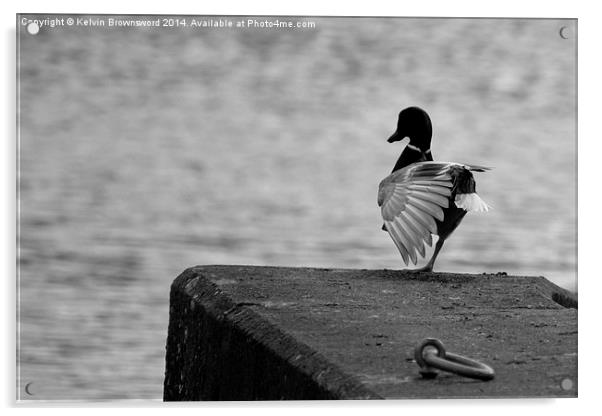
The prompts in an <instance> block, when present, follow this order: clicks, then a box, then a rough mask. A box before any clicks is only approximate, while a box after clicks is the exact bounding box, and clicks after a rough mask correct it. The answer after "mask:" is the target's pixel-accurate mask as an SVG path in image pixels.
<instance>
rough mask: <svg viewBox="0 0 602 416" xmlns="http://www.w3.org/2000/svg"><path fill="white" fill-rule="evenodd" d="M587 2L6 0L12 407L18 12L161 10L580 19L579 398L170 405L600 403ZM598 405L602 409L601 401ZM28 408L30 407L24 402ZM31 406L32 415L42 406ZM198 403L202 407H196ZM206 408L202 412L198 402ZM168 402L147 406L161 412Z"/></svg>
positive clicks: (594, 21) (469, 407) (442, 407)
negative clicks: (142, 0)
mask: <svg viewBox="0 0 602 416" xmlns="http://www.w3.org/2000/svg"><path fill="white" fill-rule="evenodd" d="M589 4H591V5H586V3H585V2H580V1H575V0H573V1H563V2H561V1H546V2H527V1H525V0H521V1H518V0H506V1H498V2H496V3H494V4H492V2H483V1H461V0H456V1H444V0H441V1H426V0H423V1H420V2H416V1H412V2H405V3H402V2H388V1H387V2H386V1H379V0H371V1H369V2H361V4H350V3H343V2H341V3H338V2H326V1H324V0H322V1H320V0H304V1H301V2H298V3H292V2H283V1H262V0H254V1H252V2H243V1H242V0H241V1H226V0H221V1H220V2H211V3H209V2H182V1H178V0H169V1H165V2H145V3H131V4H130V3H125V2H124V1H123V0H120V1H116V0H106V1H103V2H98V3H93V2H81V1H61V0H55V1H52V2H42V1H19V2H16V1H15V2H12V3H8V4H7V2H6V1H5V2H3V3H2V6H0V7H2V14H1V15H0V16H1V19H2V23H3V29H4V30H3V31H2V33H3V36H4V39H3V40H4V42H3V43H2V44H3V47H4V54H3V56H4V58H5V59H4V60H3V62H5V65H3V66H2V71H3V74H2V75H3V76H2V81H3V83H4V88H3V89H2V90H3V91H6V92H7V93H8V94H7V95H8V96H7V97H5V100H4V101H3V102H2V105H3V106H4V107H5V108H4V109H3V110H4V111H2V117H3V124H2V125H3V126H7V130H8V131H7V132H6V134H5V136H4V138H5V140H2V141H1V143H2V149H1V151H0V154H1V155H2V156H3V161H2V162H3V163H1V165H2V166H3V176H2V179H3V180H2V181H1V182H0V195H2V204H0V207H1V209H2V214H3V215H2V216H1V218H2V220H3V227H2V230H3V231H4V232H3V233H2V234H3V236H4V238H3V239H2V247H0V261H1V263H2V265H3V266H5V268H4V270H5V273H4V277H5V278H4V279H3V282H4V291H3V295H4V302H3V305H4V307H3V311H4V312H5V314H4V319H3V320H2V325H3V335H4V340H5V341H4V342H1V343H0V345H1V346H2V358H3V359H4V363H3V364H4V365H3V366H2V368H3V369H4V371H3V372H2V373H3V375H4V377H2V386H1V388H0V392H2V404H3V405H4V406H9V407H14V406H15V405H14V403H15V401H14V400H15V349H14V346H15V345H14V342H15V330H16V328H15V280H14V276H15V272H16V271H15V256H16V252H15V215H16V214H15V169H16V166H15V152H16V147H15V140H14V138H15V127H14V125H15V108H14V106H15V98H14V97H15V93H16V90H15V29H14V28H15V14H16V13H17V12H21V13H50V12H56V13H67V12H73V13H137V14H146V13H155V14H163V13H165V14H170V13H171V14H174V13H178V14H255V15H268V14H269V15H279V14H285V15H286V14H289V15H295V14H297V15H298V14H301V15H323V16H328V15H331V16H338V15H344V16H449V17H452V16H461V17H564V18H578V19H579V23H578V25H579V121H580V123H579V146H578V147H579V211H578V215H579V303H580V309H579V322H580V325H579V326H580V333H579V399H554V400H552V399H550V400H439V401H428V402H427V401H405V402H395V401H387V402H385V403H374V402H370V403H366V402H344V403H331V402H318V403H316V402H288V403H230V404H227V403H219V404H215V403H213V404H197V405H194V406H182V405H175V404H172V405H168V406H165V407H170V408H174V407H177V408H178V409H177V411H179V412H182V411H188V412H190V411H193V412H195V413H197V412H199V411H202V412H207V411H214V412H216V413H218V412H219V413H220V414H223V413H224V411H226V412H227V413H228V412H233V413H234V412H241V411H242V412H245V414H246V413H248V412H249V413H251V414H261V415H265V414H266V413H267V414H271V413H273V414H276V413H282V411H283V410H284V411H286V412H287V413H289V414H291V415H292V414H306V413H307V411H311V412H315V411H320V412H332V411H333V410H338V409H340V410H344V411H345V413H351V414H364V413H365V412H366V411H367V410H368V409H375V410H377V411H378V412H379V416H380V415H381V414H396V415H398V414H399V412H400V411H403V412H412V411H414V412H424V411H425V410H431V411H432V410H434V411H437V412H441V414H443V415H446V416H447V415H454V414H461V415H468V414H482V412H483V411H486V412H487V413H491V414H507V413H508V412H512V411H515V410H518V409H521V410H526V411H529V412H533V411H538V412H539V411H541V412H542V413H545V414H546V415H554V414H567V413H571V414H581V412H583V413H584V414H589V413H591V412H589V411H588V410H590V409H589V408H590V406H591V407H592V408H599V407H600V406H599V405H597V403H596V401H595V400H596V399H597V396H598V395H599V392H598V388H597V385H598V383H599V377H600V376H599V374H600V372H599V371H600V370H601V368H600V364H597V363H596V361H598V362H599V358H598V354H597V350H598V348H597V347H596V345H595V342H597V338H598V337H597V334H596V333H597V332H598V331H599V326H600V324H599V319H598V316H599V315H600V313H601V312H600V311H599V310H598V309H597V306H598V305H599V304H600V300H599V299H598V297H599V296H600V294H601V293H602V290H600V289H601V288H600V281H601V279H602V276H599V273H596V269H595V268H594V266H595V265H594V262H593V260H594V259H596V257H600V254H599V253H598V252H597V250H596V249H597V248H598V247H597V246H596V243H598V238H597V237H598V235H599V228H600V226H599V224H600V219H599V218H598V217H599V211H600V208H599V207H598V205H597V203H598V193H599V190H600V181H599V179H598V177H599V175H598V173H597V168H598V166H599V162H598V161H597V160H596V158H597V157H599V156H598V155H600V152H599V143H600V140H601V139H602V135H601V134H600V127H599V126H600V122H599V121H598V120H599V119H600V112H601V111H602V110H601V109H600V105H599V101H600V94H601V90H600V82H599V79H600V77H601V76H602V68H601V66H600V58H599V57H598V55H599V53H598V52H597V51H598V49H599V47H600V45H599V43H600V40H601V39H602V36H601V33H600V27H601V26H602V24H601V23H602V21H601V20H600V19H601V17H602V16H600V14H599V13H597V10H596V9H595V7H594V6H595V4H596V3H595V2H590V3H589ZM121 405H123V406H127V407H131V406H138V405H140V406H145V407H147V406H152V407H164V406H163V405H162V404H155V405H153V403H151V402H127V403H119V402H118V403H116V404H114V405H111V406H107V405H96V406H97V407H100V408H97V409H91V410H87V411H86V412H88V411H91V412H92V414H94V413H97V412H98V413H97V414H100V412H103V413H104V412H106V409H104V408H106V407H119V406H121ZM51 406H52V408H51V409H41V411H44V412H50V413H51V414H52V413H54V412H57V413H58V412H60V414H61V415H62V414H63V413H64V412H65V411H67V413H71V412H73V413H75V412H78V413H79V412H81V410H78V409H75V408H73V407H81V406H84V407H88V406H91V405H90V404H88V403H79V404H76V405H69V407H71V408H70V409H66V410H60V409H59V407H60V406H62V405H60V404H57V405H51ZM594 406H595V407H594ZM19 407H24V406H21V405H20V406H19ZM25 407H30V408H29V409H26V412H30V411H36V410H39V409H34V408H31V406H25ZM190 407H192V408H190ZM198 407H201V409H198ZM161 410H162V409H155V408H154V409H146V410H145V411H150V412H151V413H154V412H156V411H161Z"/></svg>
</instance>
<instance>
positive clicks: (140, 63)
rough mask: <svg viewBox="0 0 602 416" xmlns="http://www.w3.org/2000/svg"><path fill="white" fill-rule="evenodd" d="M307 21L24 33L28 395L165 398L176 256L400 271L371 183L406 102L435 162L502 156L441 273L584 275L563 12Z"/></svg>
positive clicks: (23, 269)
mask: <svg viewBox="0 0 602 416" xmlns="http://www.w3.org/2000/svg"><path fill="white" fill-rule="evenodd" d="M304 20H312V21H314V22H316V28H314V29H289V30H276V29H272V30H270V29H204V30H200V29H196V30H192V29H190V28H188V29H174V28H164V29H161V28H159V29H157V28H154V29H146V28H137V29H135V28H126V29H114V28H113V29H108V28H104V29H103V28H84V27H72V28H55V29H52V30H49V29H45V28H42V30H41V31H40V33H39V34H38V35H36V36H31V35H29V34H27V33H26V31H25V30H24V29H23V28H20V29H19V31H20V34H19V44H20V46H19V53H20V54H19V65H20V66H19V75H20V84H19V87H20V112H19V114H20V184H19V191H20V293H19V296H20V298H19V299H20V346H21V348H20V355H19V358H20V375H21V381H20V383H21V385H20V386H19V390H20V393H21V394H23V388H24V387H23V386H24V385H25V384H26V383H29V382H31V383H33V384H31V385H30V391H32V392H33V393H34V394H35V396H31V397H29V396H25V397H24V396H21V397H22V398H23V399H31V398H34V399H94V400H102V399H121V398H161V397H162V382H163V372H164V348H165V338H166V334H167V322H168V295H169V286H170V283H171V281H172V280H173V279H174V278H175V277H176V276H177V275H178V274H179V273H180V272H181V271H182V270H184V269H185V268H187V267H189V266H192V265H197V264H255V265H287V266H296V265H299V266H319V267H349V268H400V267H401V266H402V263H401V258H400V256H399V254H398V252H397V250H396V248H395V246H394V245H393V243H392V241H391V240H390V238H389V236H388V235H387V234H386V233H383V232H382V231H381V230H380V225H381V219H380V212H379V209H378V207H377V205H376V191H377V186H378V183H379V181H380V180H381V179H382V178H383V177H385V176H386V175H387V174H388V173H389V172H390V170H391V168H392V166H393V164H394V162H395V160H396V159H397V156H398V154H399V152H400V151H401V149H402V145H400V144H399V143H397V144H388V143H386V138H387V137H388V136H389V135H390V134H391V133H392V132H393V130H394V128H395V123H396V117H397V113H398V111H399V110H400V109H401V108H403V107H406V106H409V105H418V106H421V107H423V108H425V109H426V110H427V111H428V112H429V113H430V115H431V117H432V120H433V129H434V137H433V146H432V148H433V154H434V157H435V159H438V160H449V161H458V162H469V163H475V164H481V165H485V166H492V167H494V168H495V169H494V170H492V171H491V172H488V173H484V174H478V177H477V183H478V190H479V193H480V195H481V196H482V198H483V199H484V200H485V201H487V202H488V203H489V204H491V205H493V207H494V210H493V211H491V212H489V213H487V214H485V215H476V214H475V215H473V214H469V215H468V216H467V217H466V219H465V220H464V222H463V223H462V225H461V226H460V228H459V229H458V230H457V231H456V233H455V234H454V235H453V236H452V237H451V239H450V240H448V242H447V244H446V246H445V247H444V249H443V251H442V252H441V255H440V257H439V260H438V263H437V266H438V269H439V270H441V271H465V272H471V273H481V272H497V271H505V272H508V273H512V274H530V275H532V274H534V275H544V276H547V277H548V278H550V279H551V280H553V281H554V282H556V283H558V284H560V285H562V286H564V287H567V288H569V289H571V290H576V272H575V268H576V133H575V123H576V107H575V105H576V102H575V71H576V67H575V65H576V63H575V48H576V41H575V36H576V33H575V31H576V27H575V25H574V22H573V21H558V20H504V19H498V20H477V19H474V20H470V19H454V20H450V19H363V18H354V19H334V18H315V19H311V18H308V19H304ZM561 26H567V27H568V30H565V33H570V35H571V36H570V39H568V40H563V39H562V38H560V36H559V34H558V30H559V28H560V27H561Z"/></svg>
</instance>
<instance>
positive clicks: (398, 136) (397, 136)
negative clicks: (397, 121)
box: [387, 130, 405, 143]
mask: <svg viewBox="0 0 602 416" xmlns="http://www.w3.org/2000/svg"><path fill="white" fill-rule="evenodd" d="M404 137H405V136H403V135H401V134H399V131H398V130H395V133H393V134H392V135H391V137H389V138H388V139H387V141H388V142H389V143H393V142H398V141H400V140H402V139H403V138H404Z"/></svg>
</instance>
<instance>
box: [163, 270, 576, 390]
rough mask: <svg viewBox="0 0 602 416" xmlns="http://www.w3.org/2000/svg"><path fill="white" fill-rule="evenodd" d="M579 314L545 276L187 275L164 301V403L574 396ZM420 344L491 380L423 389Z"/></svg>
mask: <svg viewBox="0 0 602 416" xmlns="http://www.w3.org/2000/svg"><path fill="white" fill-rule="evenodd" d="M567 306H568V307H567ZM576 306H577V300H576V298H575V296H574V295H572V294H571V293H570V292H568V291H566V290H564V289H561V288H559V287H558V286H556V285H554V284H552V283H550V282H549V281H547V280H546V279H544V278H542V277H525V276H505V275H504V276H502V275H467V274H449V273H421V274H412V273H404V272H399V271H392V270H345V269H310V268H280V267H252V266H197V267H193V268H190V269H188V270H186V271H185V272H184V273H182V274H181V275H180V276H179V277H178V278H177V279H176V280H175V281H174V282H173V284H172V288H171V297H170V321H169V330H168V340H167V354H166V376H165V385H164V400H166V401H175V400H188V401H194V400H277V399H297V400H300V399H376V398H437V397H450V398H453V397H563V396H564V397H576V395H577V312H576V309H574V308H576ZM426 337H435V338H439V339H441V340H442V341H443V343H444V344H445V345H446V347H447V349H448V350H449V351H452V352H456V353H459V354H462V355H467V356H470V357H472V358H475V359H478V360H481V361H483V362H485V363H487V364H489V365H491V366H492V367H493V368H494V369H495V370H496V378H495V379H494V380H493V381H490V382H481V381H475V380H469V379H465V378H462V377H459V376H455V375H446V374H441V375H439V376H438V377H437V378H436V379H434V380H424V379H422V378H421V377H420V376H419V374H418V367H417V365H416V363H415V362H414V360H413V348H414V346H415V345H416V344H417V343H418V342H420V341H421V340H422V339H423V338H426Z"/></svg>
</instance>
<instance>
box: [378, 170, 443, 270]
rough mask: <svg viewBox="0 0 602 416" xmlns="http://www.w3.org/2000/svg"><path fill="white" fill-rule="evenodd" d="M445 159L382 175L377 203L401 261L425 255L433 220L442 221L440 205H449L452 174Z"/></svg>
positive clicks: (433, 226) (435, 230)
mask: <svg viewBox="0 0 602 416" xmlns="http://www.w3.org/2000/svg"><path fill="white" fill-rule="evenodd" d="M451 165H453V164H451V163H447V162H420V163H415V164H413V165H410V166H408V167H406V168H403V169H400V170H397V171H395V172H393V173H392V174H391V175H389V176H388V177H386V178H385V179H383V181H382V182H381V183H380V186H379V189H378V205H379V206H380V207H381V213H382V217H383V220H384V223H385V228H386V229H387V232H388V233H389V235H390V236H391V238H392V239H393V241H394V242H395V245H396V246H397V248H398V250H399V252H400V254H401V257H402V258H403V261H404V262H405V263H406V264H408V261H409V260H411V261H412V263H414V264H416V263H417V262H418V258H417V254H416V252H418V253H419V254H420V256H422V257H424V255H425V247H424V243H427V244H428V245H429V246H430V245H431V244H432V236H431V234H436V232H437V224H436V222H435V220H438V221H443V208H447V207H448V206H449V200H450V196H451V193H452V187H453V183H452V176H451V175H450V173H449V168H450V166H451Z"/></svg>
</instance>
